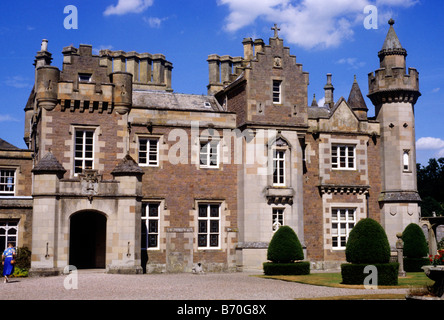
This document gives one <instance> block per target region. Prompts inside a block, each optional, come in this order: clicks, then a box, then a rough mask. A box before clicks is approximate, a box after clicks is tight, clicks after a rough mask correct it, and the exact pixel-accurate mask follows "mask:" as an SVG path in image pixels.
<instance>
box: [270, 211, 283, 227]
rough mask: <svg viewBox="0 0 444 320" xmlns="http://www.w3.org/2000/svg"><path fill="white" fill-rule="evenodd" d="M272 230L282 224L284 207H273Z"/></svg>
mask: <svg viewBox="0 0 444 320" xmlns="http://www.w3.org/2000/svg"><path fill="white" fill-rule="evenodd" d="M272 222H273V224H272V225H273V232H275V231H277V229H279V227H280V226H283V225H284V208H273V220H272Z"/></svg>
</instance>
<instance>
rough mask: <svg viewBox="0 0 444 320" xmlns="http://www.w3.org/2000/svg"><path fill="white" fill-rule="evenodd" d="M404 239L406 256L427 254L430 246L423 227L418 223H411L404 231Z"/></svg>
mask: <svg viewBox="0 0 444 320" xmlns="http://www.w3.org/2000/svg"><path fill="white" fill-rule="evenodd" d="M402 241H404V256H406V257H409V258H423V257H425V256H427V254H428V252H429V247H428V245H427V240H426V238H425V235H424V232H423V231H422V229H421V227H420V226H419V225H417V224H416V223H410V224H409V225H408V226H407V227H405V229H404V232H403V233H402Z"/></svg>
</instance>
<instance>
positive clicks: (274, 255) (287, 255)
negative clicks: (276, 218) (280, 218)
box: [267, 226, 304, 263]
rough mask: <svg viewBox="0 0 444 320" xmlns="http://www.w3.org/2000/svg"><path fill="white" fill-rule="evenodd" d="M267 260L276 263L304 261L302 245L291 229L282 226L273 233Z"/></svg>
mask: <svg viewBox="0 0 444 320" xmlns="http://www.w3.org/2000/svg"><path fill="white" fill-rule="evenodd" d="M267 259H268V260H270V261H272V262H277V263H289V262H293V261H296V260H303V259H304V251H303V250H302V245H301V243H300V242H299V239H298V236H297V235H296V233H295V232H294V231H293V229H292V228H290V227H289V226H282V227H280V228H279V229H278V230H277V231H276V232H275V234H274V235H273V237H272V238H271V241H270V244H269V245H268V250H267Z"/></svg>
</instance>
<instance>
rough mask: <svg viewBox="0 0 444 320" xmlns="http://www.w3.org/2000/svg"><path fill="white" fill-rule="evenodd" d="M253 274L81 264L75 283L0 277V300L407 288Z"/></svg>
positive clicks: (257, 296) (269, 296)
mask: <svg viewBox="0 0 444 320" xmlns="http://www.w3.org/2000/svg"><path fill="white" fill-rule="evenodd" d="M255 274H259V273H254V272H253V273H251V272H243V273H207V274H201V275H195V274H190V273H186V274H184V273H182V274H143V275H121V274H106V273H103V272H102V271H89V270H80V271H78V273H77V279H78V281H77V283H76V282H75V281H73V280H74V277H73V274H71V277H70V276H66V275H61V276H56V277H45V278H17V279H11V280H10V282H9V283H3V282H2V283H0V296H1V299H2V300H117V299H118V300H293V299H299V298H321V297H329V296H337V295H350V294H352V295H359V294H374V293H401V294H405V293H407V291H408V289H378V290H365V289H343V288H329V287H321V286H313V285H306V284H300V283H294V282H286V281H279V280H271V279H262V278H258V277H254V275H255ZM76 284H77V288H76V287H74V285H76ZM65 286H66V288H65Z"/></svg>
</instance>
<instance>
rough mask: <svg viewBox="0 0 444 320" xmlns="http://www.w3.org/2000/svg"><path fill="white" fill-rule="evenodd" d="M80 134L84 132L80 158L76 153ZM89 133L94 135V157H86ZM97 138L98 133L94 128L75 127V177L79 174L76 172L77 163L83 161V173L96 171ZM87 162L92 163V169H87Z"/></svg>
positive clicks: (92, 152)
mask: <svg viewBox="0 0 444 320" xmlns="http://www.w3.org/2000/svg"><path fill="white" fill-rule="evenodd" d="M78 132H82V150H81V152H82V155H81V156H80V157H78V156H76V151H77V133H78ZM87 132H91V133H92V151H91V154H92V157H86V155H85V154H86V144H85V141H86V133H87ZM95 138H96V132H95V129H94V128H82V127H75V128H74V146H73V149H74V159H73V160H74V161H73V172H74V176H77V175H78V174H79V172H76V161H82V166H81V168H82V171H83V170H85V169H94V153H95V147H96V146H95V144H96V142H95ZM86 161H91V168H86V165H85V163H86Z"/></svg>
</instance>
